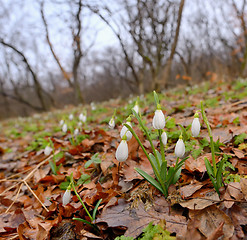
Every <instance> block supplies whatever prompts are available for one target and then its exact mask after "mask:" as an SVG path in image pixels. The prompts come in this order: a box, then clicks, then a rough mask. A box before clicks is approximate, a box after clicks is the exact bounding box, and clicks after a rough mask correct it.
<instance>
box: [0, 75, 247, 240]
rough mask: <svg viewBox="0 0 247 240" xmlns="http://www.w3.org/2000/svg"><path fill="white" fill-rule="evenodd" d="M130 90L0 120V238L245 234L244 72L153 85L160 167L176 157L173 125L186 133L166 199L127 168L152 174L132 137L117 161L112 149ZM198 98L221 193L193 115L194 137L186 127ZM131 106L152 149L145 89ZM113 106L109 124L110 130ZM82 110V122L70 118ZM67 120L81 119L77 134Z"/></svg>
mask: <svg viewBox="0 0 247 240" xmlns="http://www.w3.org/2000/svg"><path fill="white" fill-rule="evenodd" d="M136 99H137V98H135V97H132V98H128V99H124V100H120V99H116V100H111V101H108V102H104V103H100V104H91V105H87V106H79V107H71V106H70V107H67V108H65V109H64V110H55V111H52V112H48V113H43V114H35V115H33V116H32V117H27V118H15V119H8V120H5V121H2V122H0V239H8V240H10V239H21V240H22V239H38V240H43V239H54V240H55V239H56V240H57V239H60V240H62V239H115V238H116V237H117V236H121V235H124V236H122V237H118V239H193V240H195V239H211V240H212V239H247V237H246V236H247V175H246V174H247V81H246V80H236V81H234V82H232V83H216V82H214V83H212V82H206V83H202V84H200V85H196V86H193V87H186V88H185V87H183V88H177V89H173V90H169V91H166V92H164V93H162V94H159V99H160V104H161V106H162V110H163V112H164V114H165V117H166V127H165V131H166V132H167V135H168V143H167V145H166V147H165V156H166V160H167V162H168V166H172V165H174V164H175V162H176V157H175V155H174V147H175V144H176V142H177V140H178V138H179V135H180V133H181V128H180V127H179V125H178V124H181V125H182V126H183V127H184V128H185V130H186V131H187V136H188V139H187V140H186V141H185V146H186V156H188V159H187V160H186V161H185V164H184V165H183V167H182V172H181V176H180V178H179V181H178V182H177V183H176V184H175V185H171V186H170V188H169V196H168V197H167V198H165V197H164V195H162V194H161V192H159V191H158V190H157V189H155V188H154V187H153V186H152V185H150V184H149V183H148V182H147V181H146V180H144V179H143V177H141V176H140V175H139V174H138V173H137V172H136V171H135V169H134V168H135V167H138V168H140V169H142V170H144V171H146V172H147V173H148V174H150V175H153V170H152V167H151V165H150V163H149V161H148V159H147V157H146V156H145V154H144V152H143V150H142V149H141V147H140V146H139V145H138V142H137V141H136V140H135V138H134V137H132V139H131V140H130V141H129V142H128V146H129V155H128V159H127V161H126V162H123V163H121V164H120V165H119V163H118V161H117V160H116V158H115V152H116V149H117V146H118V145H119V143H120V141H121V139H120V135H119V133H120V130H121V128H122V123H124V122H125V120H126V118H127V117H128V116H129V114H131V109H132V108H133V106H134V104H135V101H136ZM200 101H203V104H204V106H205V111H206V114H207V117H208V120H209V123H210V126H211V128H212V134H213V139H214V141H215V144H214V146H215V151H216V153H215V155H216V160H217V162H219V161H221V160H222V159H224V165H223V173H222V179H223V181H224V184H223V186H222V187H221V188H220V194H217V192H216V191H215V189H214V187H213V185H212V183H211V181H210V179H209V177H208V174H207V171H206V167H205V164H204V158H205V157H207V158H208V159H209V161H212V156H211V152H210V147H209V145H210V144H209V137H208V132H207V128H206V125H205V123H204V122H203V120H202V117H201V114H200V122H201V125H202V128H201V132H200V135H199V137H197V138H194V137H192V136H191V133H190V125H191V123H192V120H193V116H194V113H195V112H196V111H197V110H200ZM139 105H140V110H141V115H142V119H143V121H144V122H145V125H146V126H147V128H148V129H149V133H150V136H151V138H152V141H153V144H154V146H155V148H156V149H159V146H160V144H159V141H158V134H157V132H156V131H155V130H154V129H153V128H152V119H153V116H154V111H155V109H156V106H155V104H154V99H153V93H149V94H146V95H145V96H140V100H139ZM114 109H116V126H115V128H114V129H110V128H109V127H108V122H109V120H110V119H111V116H112V115H113V113H114ZM83 111H86V112H87V121H86V123H83V124H82V126H79V127H78V123H79V119H78V116H79V114H80V113H82V112H83ZM70 114H73V119H72V120H69V115H70ZM61 120H64V121H65V122H66V123H67V125H68V131H67V132H66V133H64V132H63V131H62V130H61V128H62V127H61V126H60V121H61ZM132 126H133V129H134V131H135V132H136V134H137V136H138V137H139V138H140V140H141V141H142V143H143V145H144V147H145V149H146V151H147V152H151V151H152V149H151V146H150V144H149V142H148V141H147V139H146V138H145V136H144V134H143V132H142V131H141V129H140V128H139V126H138V121H137V120H136V119H135V118H134V117H133V118H132ZM75 128H79V134H78V135H76V136H74V135H73V131H74V129H75ZM48 144H50V145H51V146H52V147H53V152H52V153H51V154H50V156H46V155H45V154H44V149H45V147H46V146H47V145H48ZM49 162H50V163H49ZM54 163H55V164H54ZM71 173H73V177H72V178H73V182H74V185H75V189H76V191H77V193H78V194H79V195H80V197H81V199H82V201H83V203H84V204H85V206H86V208H87V209H88V211H89V213H90V214H91V216H92V217H93V220H92V219H90V218H89V216H88V214H87V212H86V211H85V209H84V208H83V206H82V204H81V202H80V201H79V200H78V197H77V196H76V194H75V192H74V191H73V190H72V191H71V194H72V198H71V200H70V202H69V203H68V204H67V205H65V206H64V205H63V204H62V198H63V194H64V192H65V190H66V188H67V187H68V186H69V185H70V180H71ZM100 199H102V201H101V202H100V203H99V205H98V206H96V205H97V203H98V201H99V200H100ZM72 218H81V219H83V220H86V221H88V223H86V222H85V221H84V222H83V221H78V220H73V219H72ZM149 223H151V224H149ZM144 229H145V230H144ZM143 230H144V232H143Z"/></svg>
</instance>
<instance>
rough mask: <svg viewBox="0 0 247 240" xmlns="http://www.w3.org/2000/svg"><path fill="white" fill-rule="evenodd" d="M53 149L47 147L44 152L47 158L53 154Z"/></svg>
mask: <svg viewBox="0 0 247 240" xmlns="http://www.w3.org/2000/svg"><path fill="white" fill-rule="evenodd" d="M52 150H53V149H52V148H51V147H50V146H48V145H47V146H46V147H45V150H44V154H45V155H46V156H49V155H50V154H51V152H52Z"/></svg>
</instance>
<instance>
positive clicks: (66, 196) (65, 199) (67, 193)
mask: <svg viewBox="0 0 247 240" xmlns="http://www.w3.org/2000/svg"><path fill="white" fill-rule="evenodd" d="M70 199H71V190H70V187H68V188H67V189H66V191H65V193H64V195H63V205H64V206H65V205H67V204H68V203H69V202H70Z"/></svg>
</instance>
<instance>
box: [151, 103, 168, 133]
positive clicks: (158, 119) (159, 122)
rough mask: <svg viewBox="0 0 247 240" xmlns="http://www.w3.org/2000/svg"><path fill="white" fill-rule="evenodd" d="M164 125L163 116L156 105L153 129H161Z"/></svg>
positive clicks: (159, 107)
mask: <svg viewBox="0 0 247 240" xmlns="http://www.w3.org/2000/svg"><path fill="white" fill-rule="evenodd" d="M165 125H166V120H165V116H164V114H163V112H162V110H161V106H160V105H159V104H158V105H157V110H156V111H155V113H154V118H153V127H154V128H155V129H163V128H164V127H165Z"/></svg>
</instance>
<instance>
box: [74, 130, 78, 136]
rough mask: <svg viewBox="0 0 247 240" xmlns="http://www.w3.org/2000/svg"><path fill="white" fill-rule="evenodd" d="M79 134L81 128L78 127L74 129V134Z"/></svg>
mask: <svg viewBox="0 0 247 240" xmlns="http://www.w3.org/2000/svg"><path fill="white" fill-rule="evenodd" d="M78 134H79V130H78V128H76V129H75V130H74V135H75V136H77V135H78Z"/></svg>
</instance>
